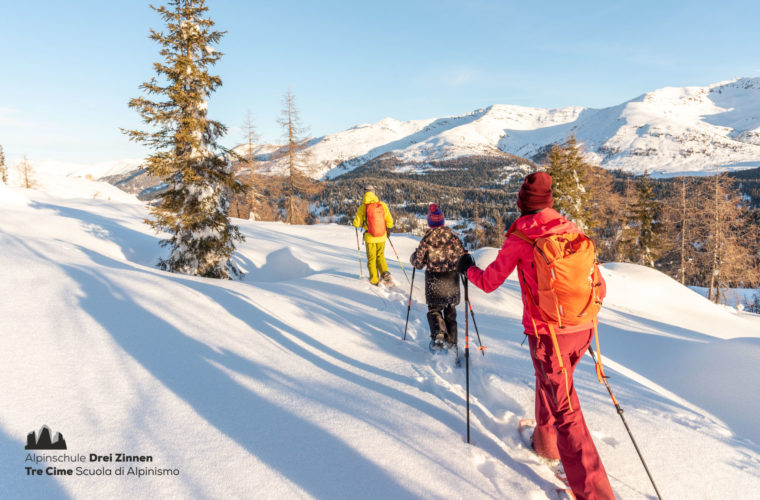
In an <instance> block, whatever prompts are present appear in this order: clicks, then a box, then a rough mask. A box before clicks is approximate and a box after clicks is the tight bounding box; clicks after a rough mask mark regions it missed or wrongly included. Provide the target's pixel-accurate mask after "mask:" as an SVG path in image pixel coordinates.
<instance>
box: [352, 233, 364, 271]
mask: <svg viewBox="0 0 760 500" xmlns="http://www.w3.org/2000/svg"><path fill="white" fill-rule="evenodd" d="M354 229H355V230H356V255H358V256H359V277H360V278H362V279H364V272H363V271H362V251H361V250H360V249H359V228H358V227H355V228H354Z"/></svg>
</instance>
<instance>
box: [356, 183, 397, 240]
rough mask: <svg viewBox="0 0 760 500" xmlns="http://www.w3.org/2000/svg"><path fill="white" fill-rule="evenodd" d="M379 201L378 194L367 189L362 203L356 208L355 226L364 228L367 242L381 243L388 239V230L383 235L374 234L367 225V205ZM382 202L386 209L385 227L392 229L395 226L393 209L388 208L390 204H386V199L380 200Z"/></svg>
mask: <svg viewBox="0 0 760 500" xmlns="http://www.w3.org/2000/svg"><path fill="white" fill-rule="evenodd" d="M378 201H380V200H379V199H378V198H377V195H376V194H375V193H373V192H372V191H367V192H366V193H364V199H363V200H362V204H361V205H360V206H359V208H358V209H357V210H356V217H354V227H363V228H364V241H365V243H381V242H383V241H385V240H386V239H388V233H387V232H386V233H385V234H384V235H382V236H372V235H371V234H370V233H369V227H368V226H367V205H368V204H369V203H377V202H378ZM380 203H382V205H383V209H384V210H385V227H386V228H388V229H390V228H392V227H393V217H391V211H390V210H388V205H386V204H385V202H384V201H380Z"/></svg>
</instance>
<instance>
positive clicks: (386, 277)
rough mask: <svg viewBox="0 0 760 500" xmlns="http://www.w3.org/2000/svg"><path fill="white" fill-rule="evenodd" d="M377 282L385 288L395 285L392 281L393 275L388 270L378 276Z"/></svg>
mask: <svg viewBox="0 0 760 500" xmlns="http://www.w3.org/2000/svg"><path fill="white" fill-rule="evenodd" d="M379 283H382V284H383V286H384V287H386V288H393V287H394V286H396V283H395V282H394V281H393V277H392V276H391V273H390V272H388V271H385V272H384V273H383V274H382V275H381V276H380V282H379ZM379 283H378V284H379Z"/></svg>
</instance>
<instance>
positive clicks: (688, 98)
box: [308, 78, 760, 178]
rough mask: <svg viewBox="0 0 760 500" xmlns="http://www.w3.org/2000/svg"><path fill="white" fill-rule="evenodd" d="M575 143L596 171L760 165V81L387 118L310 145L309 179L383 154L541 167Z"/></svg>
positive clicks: (407, 160)
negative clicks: (598, 103)
mask: <svg viewBox="0 0 760 500" xmlns="http://www.w3.org/2000/svg"><path fill="white" fill-rule="evenodd" d="M570 135H574V136H575V137H576V138H577V140H578V142H579V143H581V144H582V145H583V147H584V150H585V154H586V155H587V157H588V159H589V160H590V161H591V162H593V163H594V164H597V165H601V166H603V167H606V168H610V169H622V170H625V171H628V172H632V173H638V174H640V173H643V172H644V171H645V170H647V171H648V172H650V173H653V174H655V175H665V176H667V175H676V174H691V175H699V174H709V173H713V172H715V171H723V170H732V169H737V168H742V167H754V166H758V165H760V78H740V79H736V80H731V81H727V82H720V83H715V84H712V85H707V86H704V87H680V88H675V87H666V88H662V89H659V90H655V91H653V92H649V93H646V94H643V95H641V96H638V97H636V98H634V99H631V100H629V101H626V102H624V103H621V104H618V105H615V106H611V107H607V108H602V109H594V108H585V107H580V106H573V107H566V108H558V109H544V108H533V107H525V106H513V105H502V104H494V105H492V106H489V107H487V108H484V109H478V110H475V111H473V112H471V113H469V114H466V115H462V116H451V117H445V118H431V119H427V120H412V121H406V122H402V121H398V120H395V119H393V118H385V119H383V120H381V121H379V122H377V123H373V124H364V125H357V126H355V127H353V128H351V129H348V130H345V131H343V132H338V133H336V134H330V135H326V136H324V137H320V138H317V139H313V140H312V141H311V142H310V145H309V148H308V150H309V151H310V153H311V155H312V158H313V163H314V167H313V171H312V172H311V175H312V176H314V177H316V178H335V177H337V176H339V175H341V174H343V173H345V172H348V171H350V170H352V169H354V168H356V167H359V166H361V165H364V164H366V163H367V162H368V161H370V160H372V159H374V158H377V157H379V156H381V155H384V154H386V155H393V156H395V157H396V159H397V160H398V164H399V165H409V164H412V163H417V164H424V163H425V162H429V161H436V160H450V159H455V158H459V157H462V156H483V155H499V154H501V153H509V154H512V155H516V156H521V157H524V158H528V159H536V158H540V157H541V156H542V154H543V153H545V152H546V150H547V149H548V147H550V146H551V145H552V144H554V143H558V142H563V141H564V140H565V139H567V138H568V137H569V136H570Z"/></svg>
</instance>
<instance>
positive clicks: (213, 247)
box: [124, 0, 244, 279]
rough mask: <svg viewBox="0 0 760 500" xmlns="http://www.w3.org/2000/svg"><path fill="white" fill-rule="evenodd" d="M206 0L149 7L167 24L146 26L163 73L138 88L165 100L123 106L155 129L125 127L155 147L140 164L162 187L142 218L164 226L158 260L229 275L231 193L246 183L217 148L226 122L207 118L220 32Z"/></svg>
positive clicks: (187, 270)
mask: <svg viewBox="0 0 760 500" xmlns="http://www.w3.org/2000/svg"><path fill="white" fill-rule="evenodd" d="M205 3H206V2H205V0H169V7H165V6H161V7H153V6H151V8H152V9H154V10H155V11H157V12H158V13H159V14H160V15H161V18H162V19H163V21H164V22H165V23H166V28H167V31H166V32H158V31H155V30H151V36H150V38H151V39H152V40H154V41H155V42H157V43H158V44H159V45H160V46H161V47H162V48H161V51H160V54H161V56H163V58H164V60H163V62H158V63H155V64H154V68H155V70H156V73H157V74H158V76H159V77H160V78H162V79H163V80H162V81H161V82H159V80H158V79H157V78H155V77H154V78H152V79H151V80H150V81H148V82H145V83H143V84H142V85H141V86H140V88H141V89H142V90H143V91H145V92H146V93H147V94H149V95H156V96H161V97H163V98H164V100H163V101H160V102H156V101H152V100H149V99H147V98H142V97H140V98H135V99H132V100H131V101H130V102H129V106H130V107H131V108H133V109H135V110H136V111H137V112H138V113H139V114H140V116H141V117H142V119H143V121H144V122H145V123H146V124H147V125H149V126H152V127H156V129H154V131H152V132H145V131H138V130H125V131H124V132H125V133H126V134H128V135H129V138H130V139H131V140H134V141H137V142H141V143H143V144H145V145H147V146H149V147H150V148H151V149H153V150H154V151H155V152H154V153H153V154H152V155H150V156H149V157H148V158H147V160H146V170H147V171H148V173H149V174H151V175H154V176H157V177H160V178H161V179H162V180H163V182H164V183H165V184H166V186H167V189H166V190H165V191H164V192H163V193H161V194H160V195H159V196H158V202H157V203H156V204H154V205H152V206H151V214H152V216H153V219H152V220H149V221H146V222H147V223H148V224H149V225H150V226H152V227H153V228H154V229H156V230H163V231H166V232H167V233H169V239H166V240H163V241H162V242H161V245H162V246H168V247H169V248H170V249H171V253H170V255H169V257H168V258H167V259H161V260H160V262H159V266H160V267H161V268H162V269H165V270H168V271H171V272H178V273H183V274H191V275H197V276H205V277H209V278H227V279H228V278H230V274H235V275H238V274H239V270H238V269H237V267H236V266H235V265H234V264H233V263H232V262H231V260H230V258H231V256H232V253H233V252H234V250H235V242H236V241H241V240H242V239H243V237H242V235H241V234H240V231H239V230H238V228H237V226H233V225H232V224H230V220H229V217H228V213H227V211H228V206H229V198H230V196H231V195H232V194H234V193H239V192H242V191H243V189H244V188H243V186H242V185H241V184H240V183H238V182H237V181H236V180H235V178H234V176H233V174H232V172H231V168H230V164H229V161H228V159H226V158H225V157H223V156H222V155H219V154H217V151H218V150H219V149H220V148H219V146H218V145H217V140H218V138H220V137H221V136H222V135H224V133H225V132H226V127H225V126H224V125H222V124H221V123H219V122H217V121H213V120H210V119H209V118H208V117H207V109H208V97H209V95H210V94H211V93H212V92H214V91H215V90H216V89H217V88H219V87H220V86H221V85H222V81H221V79H220V78H219V76H215V75H210V74H209V67H210V66H213V65H214V64H216V63H217V61H218V60H219V58H220V57H221V56H222V54H221V53H220V52H217V51H216V50H214V48H212V45H213V44H216V43H218V42H219V40H220V39H221V37H222V36H223V35H224V33H223V32H220V31H213V26H214V22H213V21H212V20H211V19H208V18H206V17H204V14H205V12H206V11H207V10H208V7H206V6H205ZM162 84H163V85H162Z"/></svg>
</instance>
